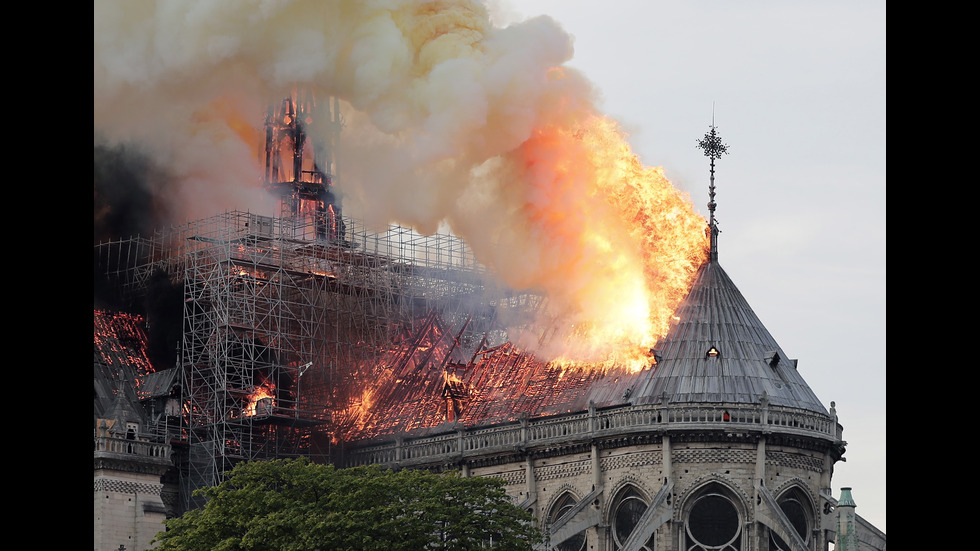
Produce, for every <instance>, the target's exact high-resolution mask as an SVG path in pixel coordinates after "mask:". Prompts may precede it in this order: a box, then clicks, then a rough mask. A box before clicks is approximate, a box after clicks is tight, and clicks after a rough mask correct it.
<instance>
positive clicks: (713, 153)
mask: <svg viewBox="0 0 980 551" xmlns="http://www.w3.org/2000/svg"><path fill="white" fill-rule="evenodd" d="M698 148H699V149H701V151H704V156H705V157H708V158H709V159H711V185H710V186H709V187H708V212H709V213H710V218H709V220H708V229H709V231H710V232H711V260H718V225H717V223H716V222H715V206H717V205H716V203H715V159H720V158H721V156H722V155H725V154H727V153H728V146H727V145H726V144H723V143H721V137H720V136H718V133H717V132H716V131H715V117H714V114H713V113H712V115H711V130H709V131H708V133H707V134H705V135H704V137H703V138H701V139H700V140H699V141H698Z"/></svg>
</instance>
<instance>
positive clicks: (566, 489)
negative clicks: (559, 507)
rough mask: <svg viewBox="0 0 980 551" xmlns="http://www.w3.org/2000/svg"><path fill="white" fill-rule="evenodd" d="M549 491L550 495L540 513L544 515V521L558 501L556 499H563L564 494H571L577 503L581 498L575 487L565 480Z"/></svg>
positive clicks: (546, 520)
mask: <svg viewBox="0 0 980 551" xmlns="http://www.w3.org/2000/svg"><path fill="white" fill-rule="evenodd" d="M549 493H551V496H550V497H549V498H548V501H547V503H546V504H545V507H544V509H542V514H543V515H544V521H545V522H548V519H549V516H550V514H551V511H552V509H554V507H555V504H557V503H558V500H560V499H563V498H564V496H565V495H571V496H572V497H573V498H574V499H575V502H576V503H578V502H579V500H581V499H582V496H580V495H579V492H578V490H577V489H576V488H575V486H573V485H571V484H570V483H568V482H565V483H564V484H562V485H561V486H559V487H558V488H557V489H556V490H555V491H554V492H549Z"/></svg>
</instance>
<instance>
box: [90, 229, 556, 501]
mask: <svg viewBox="0 0 980 551" xmlns="http://www.w3.org/2000/svg"><path fill="white" fill-rule="evenodd" d="M343 222H344V224H345V228H346V230H345V239H343V240H340V239H326V240H324V239H319V238H313V239H310V238H305V239H299V238H296V237H295V236H296V235H303V236H309V235H315V234H316V232H307V231H305V230H303V229H302V228H297V224H299V225H303V224H306V223H311V224H312V223H316V222H315V220H314V219H313V218H311V217H301V218H296V217H292V218H275V217H267V216H260V215H257V214H254V213H250V212H243V211H230V212H226V213H224V214H220V215H217V216H214V217H211V218H207V219H203V220H198V221H195V222H192V223H189V224H187V225H185V226H180V227H173V228H170V229H169V230H166V231H159V232H157V234H156V235H154V236H153V237H151V238H142V237H137V238H133V239H130V240H119V241H111V242H108V243H104V244H101V245H99V246H97V247H96V251H97V265H98V266H99V270H100V271H101V275H102V277H104V278H106V279H109V280H111V281H113V282H114V284H116V285H118V286H119V287H120V288H123V289H125V290H127V292H129V293H131V294H132V293H135V294H138V293H139V292H140V291H141V289H144V288H145V286H146V284H147V281H148V279H149V274H151V273H153V272H157V271H162V272H165V273H166V274H168V275H169V276H170V279H171V281H172V282H174V283H175V284H179V285H182V287H183V300H184V304H183V342H182V343H181V345H180V352H179V365H178V367H179V369H180V370H181V377H182V383H183V388H182V391H183V399H182V402H183V404H184V406H183V409H184V411H183V413H184V423H185V426H184V427H183V430H181V431H180V433H179V434H180V435H179V438H182V439H184V440H185V442H186V444H187V450H188V451H187V457H188V459H187V468H186V471H187V472H186V473H185V476H186V481H185V482H184V483H183V484H182V493H183V498H184V500H185V503H186V506H188V507H193V506H196V504H195V503H194V500H193V499H192V498H191V496H190V493H191V492H192V491H193V489H195V488H199V487H202V486H208V485H214V484H216V483H219V482H220V481H221V479H222V474H223V473H224V472H225V471H226V470H227V469H229V468H231V467H232V466H234V464H236V463H237V462H239V461H241V460H251V459H270V458H282V457H295V456H298V455H304V456H308V457H311V458H313V459H314V460H318V461H324V462H326V461H330V460H331V459H332V458H331V453H332V449H331V448H332V446H333V445H334V444H336V443H337V440H336V431H335V429H336V428H337V427H339V426H341V425H343V423H345V420H346V419H347V418H349V417H350V416H351V415H352V412H354V411H356V410H357V408H358V407H359V406H360V404H361V401H362V396H361V394H360V393H361V391H362V389H363V386H364V385H363V381H365V380H372V379H371V378H373V377H377V375H378V373H379V372H380V370H383V369H384V368H385V366H383V365H381V362H380V361H379V360H380V358H381V357H382V355H383V353H384V351H385V350H390V349H391V347H392V346H394V345H396V344H397V342H398V340H399V339H400V338H403V337H404V336H405V335H410V334H413V333H414V332H415V331H416V330H417V329H418V326H419V324H422V323H424V320H425V319H426V318H427V317H428V316H431V315H432V314H433V313H436V314H437V315H438V316H439V318H440V319H441V321H442V323H443V324H445V326H446V327H447V328H448V329H449V330H450V331H453V334H454V335H456V334H458V335H459V337H458V338H459V341H460V346H461V347H462V348H468V349H472V348H475V347H476V346H478V345H479V344H481V343H483V344H484V345H486V344H491V343H489V342H488V340H487V339H488V338H490V339H492V338H493V337H492V335H493V334H495V332H496V334H498V335H499V337H498V338H499V339H500V341H501V342H502V340H503V339H504V338H506V335H505V334H504V333H503V332H501V331H500V330H499V329H494V328H493V324H494V317H495V312H496V310H497V308H498V307H500V306H506V307H509V308H514V307H515V305H516V307H519V308H526V307H528V306H529V305H530V306H535V305H536V304H537V303H536V302H534V301H533V300H529V299H528V296H527V295H514V294H510V295H504V294H500V293H498V292H496V291H497V288H496V287H495V286H493V285H492V284H491V283H490V279H489V278H488V277H487V273H486V270H485V269H484V268H483V267H482V266H481V265H480V264H479V263H477V262H476V260H475V258H474V257H473V255H472V253H471V252H470V250H469V248H468V247H467V246H466V245H465V244H464V243H463V242H462V241H461V240H460V239H458V238H456V237H455V236H452V235H445V234H436V235H431V236H422V235H419V234H418V233H416V232H414V231H413V230H411V229H409V228H404V227H399V226H392V227H390V228H389V229H388V230H387V231H385V232H380V233H376V232H372V231H369V230H368V229H367V228H366V227H365V226H364V225H363V224H361V223H359V222H358V221H355V220H353V219H350V218H345V219H343ZM488 336H489V337H488ZM359 382H360V383H359Z"/></svg>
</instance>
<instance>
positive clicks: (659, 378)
mask: <svg viewBox="0 0 980 551" xmlns="http://www.w3.org/2000/svg"><path fill="white" fill-rule="evenodd" d="M675 314H676V316H677V317H678V318H679V321H678V322H677V323H676V324H675V325H674V326H673V327H672V328H671V329H670V331H669V332H668V334H667V335H666V337H665V338H663V339H662V340H661V342H660V343H659V344H658V351H657V354H658V356H659V360H658V363H657V365H656V366H655V367H654V368H653V369H651V370H649V371H647V372H644V374H643V376H642V378H641V379H639V380H638V381H637V382H636V385H635V386H634V388H633V389H632V391H631V393H630V394H631V396H630V398H631V400H630V401H631V402H632V403H634V404H643V403H660V402H663V401H664V400H666V402H667V403H694V402H707V403H759V401H760V399H761V398H762V397H763V396H764V395H765V396H766V397H767V399H768V400H769V403H770V404H772V405H777V406H786V407H793V408H801V409H806V410H810V411H815V412H820V413H824V414H826V413H827V410H826V408H824V406H823V404H821V403H820V400H819V399H818V398H817V397H816V395H815V394H814V393H813V391H812V390H811V389H810V387H809V386H808V385H807V384H806V381H804V380H803V377H802V376H800V374H799V372H798V371H797V369H796V361H795V360H792V359H790V357H789V356H787V354H786V353H785V352H783V349H782V348H781V347H780V346H779V344H778V343H777V342H776V340H775V339H774V338H773V337H772V335H771V334H770V333H769V331H768V330H767V329H766V327H765V326H764V325H763V324H762V322H761V321H760V320H759V318H758V316H756V314H755V312H753V311H752V308H751V307H750V306H749V304H748V302H747V301H746V300H745V297H743V296H742V293H741V292H740V291H739V290H738V288H737V287H736V286H735V284H734V283H733V282H732V280H731V278H729V277H728V274H727V273H725V270H724V269H723V268H722V267H721V265H720V264H719V263H718V260H717V255H712V258H711V259H710V260H709V261H708V262H705V263H704V264H703V265H702V266H701V268H700V271H699V272H698V274H697V276H696V278H695V281H694V284H693V285H692V287H691V291H690V293H689V294H688V296H687V298H686V299H685V300H684V301H683V302H682V303H681V305H680V307H679V308H678V309H677V310H676V313H675Z"/></svg>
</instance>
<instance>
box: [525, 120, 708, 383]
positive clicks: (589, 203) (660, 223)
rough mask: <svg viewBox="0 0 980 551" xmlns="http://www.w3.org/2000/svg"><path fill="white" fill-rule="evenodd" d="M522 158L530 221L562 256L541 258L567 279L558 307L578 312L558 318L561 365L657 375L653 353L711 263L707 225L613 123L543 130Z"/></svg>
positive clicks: (559, 314)
mask: <svg viewBox="0 0 980 551" xmlns="http://www.w3.org/2000/svg"><path fill="white" fill-rule="evenodd" d="M521 155H522V161H523V165H524V168H523V172H524V174H523V176H524V181H526V182H530V184H531V188H532V189H531V192H530V193H529V195H528V198H527V202H526V205H525V209H526V211H527V214H528V216H529V218H530V219H531V220H532V223H533V225H534V226H535V232H537V233H539V234H540V235H543V236H547V237H546V239H548V240H550V241H551V242H552V243H551V244H550V245H549V247H548V250H552V251H558V253H557V254H560V255H562V257H561V258H555V259H542V262H541V264H542V265H544V266H548V265H552V266H554V267H553V268H550V269H551V270H552V271H553V273H546V274H544V277H546V278H562V279H564V280H566V281H565V284H564V285H560V286H555V287H554V288H558V289H561V290H562V291H561V292H563V293H565V296H559V297H555V298H557V299H558V300H557V301H556V303H557V304H562V305H571V306H570V307H569V306H565V309H566V311H562V312H554V313H553V314H554V315H555V317H556V318H558V319H560V320H566V323H565V327H566V329H565V330H564V331H563V332H560V334H559V340H560V341H561V353H560V354H558V355H557V356H558V358H557V359H555V360H554V361H556V362H557V363H558V364H559V365H561V366H563V367H570V366H573V365H576V364H583V363H590V364H592V368H596V367H601V366H600V365H596V362H599V363H601V364H604V365H605V366H606V367H608V366H610V365H624V364H625V365H627V366H628V367H629V368H630V369H631V370H634V371H635V370H638V369H643V368H644V367H649V365H650V364H651V359H650V357H649V350H650V348H651V347H653V346H654V345H655V344H656V342H657V341H658V340H659V339H660V338H661V337H663V336H664V335H666V333H667V331H668V329H669V327H670V324H671V321H672V316H673V312H674V310H675V309H676V307H677V306H678V305H679V304H680V302H681V300H683V298H684V296H685V295H686V294H687V292H688V291H689V290H690V286H691V284H692V283H693V278H694V275H695V274H696V272H697V269H698V268H699V267H700V265H701V264H702V263H703V262H704V261H705V260H706V259H707V256H708V248H709V241H708V238H707V233H706V231H705V229H706V226H707V224H706V221H705V219H704V218H703V217H702V216H701V215H699V214H697V213H696V212H695V211H694V208H693V205H692V204H691V202H690V200H689V197H688V196H687V194H686V193H683V192H681V191H679V190H678V189H677V188H675V187H674V186H673V185H672V184H671V182H670V181H669V180H668V179H667V178H666V177H665V176H664V173H663V170H662V169H661V168H659V167H657V168H654V167H648V166H644V165H643V164H642V163H641V162H640V161H639V159H638V158H637V157H636V155H634V154H633V153H632V151H631V149H630V147H629V145H628V143H627V141H626V137H625V135H624V134H623V133H622V132H621V130H620V129H619V128H618V125H617V124H616V123H615V121H613V120H611V119H609V118H606V117H600V116H592V117H590V118H588V119H587V120H586V121H584V122H581V123H578V124H576V125H573V126H572V127H566V126H561V127H559V126H547V127H542V128H538V129H537V130H536V131H535V133H534V135H533V136H532V137H531V139H529V140H528V141H527V142H525V143H524V144H523V145H522V148H521ZM573 213H574V216H573V215H572V214H573ZM555 243H557V246H555Z"/></svg>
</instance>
